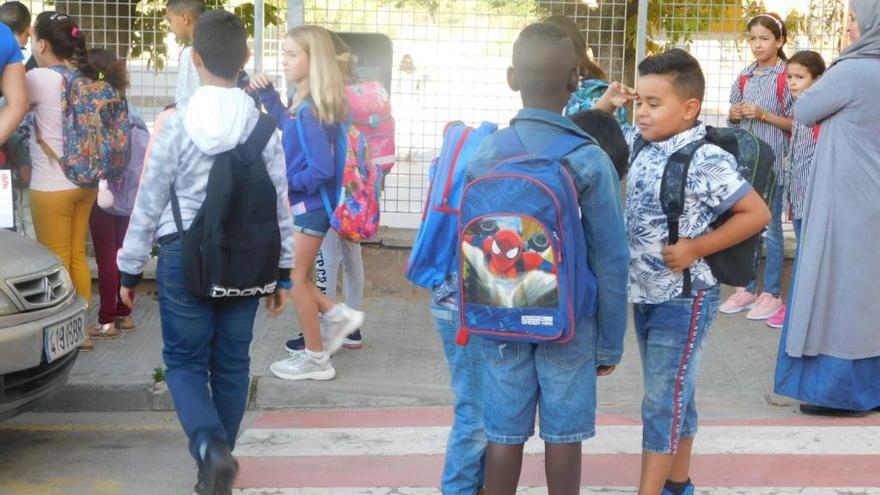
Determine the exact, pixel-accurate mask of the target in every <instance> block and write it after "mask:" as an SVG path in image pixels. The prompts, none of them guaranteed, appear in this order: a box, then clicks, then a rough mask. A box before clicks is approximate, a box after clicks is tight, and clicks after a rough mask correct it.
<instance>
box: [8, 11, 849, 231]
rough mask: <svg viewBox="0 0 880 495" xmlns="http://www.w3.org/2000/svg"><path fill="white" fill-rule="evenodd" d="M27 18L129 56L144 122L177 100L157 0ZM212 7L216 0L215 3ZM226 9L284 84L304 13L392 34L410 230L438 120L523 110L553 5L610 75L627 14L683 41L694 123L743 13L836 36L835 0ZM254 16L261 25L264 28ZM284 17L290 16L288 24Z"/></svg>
mask: <svg viewBox="0 0 880 495" xmlns="http://www.w3.org/2000/svg"><path fill="white" fill-rule="evenodd" d="M24 3H25V4H26V5H28V6H29V7H30V8H31V11H32V13H33V14H34V16H36V14H38V13H39V12H41V11H43V10H44V9H55V10H59V11H64V12H67V13H69V14H71V15H73V16H74V17H76V18H77V19H78V21H79V22H80V24H81V26H82V28H83V29H84V30H85V31H87V32H88V33H89V36H90V44H91V46H103V47H105V48H109V49H111V50H113V51H115V52H116V53H117V54H118V55H119V56H122V57H127V59H128V68H129V72H130V76H131V83H132V85H131V88H130V90H129V93H128V98H129V100H130V102H131V104H132V105H133V106H134V107H136V108H138V109H139V110H140V111H141V113H142V114H143V115H144V117H145V119H146V120H147V121H148V122H151V121H152V120H154V119H155V116H156V115H157V114H158V113H159V112H160V111H161V110H162V109H163V108H164V107H165V106H166V105H167V104H168V103H170V102H171V101H172V100H173V95H174V87H175V82H176V78H177V65H178V56H179V53H180V50H181V49H182V47H181V45H180V44H178V43H177V41H176V40H175V39H174V36H173V35H171V34H170V32H169V30H168V26H167V23H166V22H165V21H164V14H165V8H164V4H165V2H164V0H118V1H87V0H55V1H49V0H43V1H39V0H25V2H24ZM209 3H219V0H213V2H209ZM223 3H224V5H225V6H226V8H229V9H230V10H235V11H236V12H238V13H241V14H243V15H244V17H246V18H249V19H250V20H249V21H248V26H249V29H251V30H252V32H253V34H254V37H255V40H256V41H254V42H253V48H254V52H255V54H256V56H255V57H254V58H252V59H251V61H250V62H249V64H248V67H247V69H248V71H249V72H251V73H253V72H254V71H255V70H261V71H263V72H266V73H268V74H269V75H270V76H271V77H273V78H274V79H275V81H277V86H278V87H279V89H281V90H282V91H286V83H285V82H284V81H283V77H281V65H280V64H281V60H280V54H281V42H282V41H283V39H284V35H285V33H286V31H287V25H295V24H298V23H301V22H306V23H314V24H320V25H323V26H325V27H327V28H329V29H331V30H335V31H340V32H367V33H382V34H385V35H387V36H388V37H390V38H391V40H392V43H393V59H392V60H393V67H392V81H391V98H392V103H393V106H394V114H395V117H396V119H397V144H398V160H397V165H396V167H395V169H394V170H393V171H392V172H391V174H390V175H389V176H388V177H387V178H386V182H385V191H384V194H383V204H382V211H383V223H385V224H386V225H391V226H397V227H417V226H418V223H419V221H420V212H421V209H422V206H423V204H424V200H425V195H426V191H427V172H428V169H429V167H430V163H431V160H432V159H433V157H434V156H435V155H436V154H437V153H438V150H439V147H440V142H441V138H442V136H441V133H442V129H443V127H444V125H445V124H446V123H447V122H449V121H453V120H462V121H464V122H466V123H469V124H476V123H479V122H480V121H482V120H491V121H495V122H500V123H502V124H503V123H506V122H507V121H508V120H509V119H510V118H511V117H512V116H513V115H514V113H515V112H516V111H517V109H518V108H519V107H520V106H521V105H520V102H519V96H518V94H516V93H514V92H512V91H511V90H510V89H509V88H508V87H507V83H506V68H507V67H508V65H509V64H510V56H511V49H512V44H513V41H514V39H515V38H516V36H517V34H518V33H519V31H520V30H521V29H522V28H523V27H524V26H526V25H527V24H529V23H531V22H534V21H537V20H539V19H541V18H544V17H547V16H549V15H556V14H564V15H567V16H569V17H570V18H572V19H573V20H574V21H575V22H576V23H577V24H578V25H579V26H580V27H581V29H582V30H583V32H584V34H585V37H586V39H587V42H588V45H589V46H590V48H591V50H592V53H593V56H594V58H595V59H596V60H597V61H598V62H599V63H600V64H601V65H602V66H603V68H605V69H606V71H607V72H608V74H609V77H610V78H611V79H612V80H631V78H632V71H633V66H634V63H635V55H634V54H635V53H636V50H637V49H638V48H640V47H639V40H638V39H637V35H636V24H637V23H636V19H637V16H638V14H639V13H640V9H646V10H645V12H646V13H647V26H648V29H647V31H646V33H647V35H648V36H647V37H646V39H645V40H644V41H643V43H644V45H643V48H644V49H645V50H646V52H647V53H651V52H652V51H657V50H660V49H663V48H665V47H669V46H681V47H684V48H687V49H688V50H690V51H691V52H692V53H693V54H694V55H695V56H696V57H697V58H698V59H699V60H700V61H701V63H702V65H703V69H704V71H705V73H706V78H707V96H706V101H705V105H704V109H705V110H704V119H705V120H706V121H707V123H710V124H715V125H719V124H721V125H723V123H724V116H725V115H726V114H727V111H728V95H729V91H730V86H731V84H732V83H733V81H734V79H735V78H736V76H737V74H738V73H739V71H740V70H741V69H742V68H744V67H745V66H747V65H748V64H749V63H750V62H751V60H752V57H751V54H750V52H749V48H748V45H747V43H746V42H745V36H744V34H745V33H744V28H745V23H746V20H747V19H748V18H749V16H750V15H752V14H753V13H757V12H760V11H764V10H775V11H778V12H780V13H781V14H782V15H783V17H787V24H788V25H789V26H790V28H791V31H792V36H791V39H790V41H789V45H788V46H787V47H786V49H787V51H788V53H794V51H796V50H798V49H806V48H810V49H815V50H817V51H820V52H821V53H822V54H823V56H825V57H826V60H828V61H830V60H831V59H832V58H833V57H834V56H835V55H836V54H837V53H838V51H839V46H840V41H841V37H842V35H843V32H844V17H845V13H846V9H847V3H846V1H845V0H791V1H783V0H776V1H773V0H768V1H767V2H753V1H748V2H744V1H742V0H687V1H685V0H674V1H662V2H661V1H653V0H652V1H647V0H640V1H639V0H607V1H606V0H509V1H498V0H322V1H318V0H251V1H243V0H242V1H239V0H232V1H227V2H223ZM255 14H256V17H258V18H263V19H264V20H266V21H268V22H267V23H266V25H265V27H264V28H263V27H261V26H263V24H262V23H260V22H254V21H253V19H254V18H255ZM285 21H286V22H285Z"/></svg>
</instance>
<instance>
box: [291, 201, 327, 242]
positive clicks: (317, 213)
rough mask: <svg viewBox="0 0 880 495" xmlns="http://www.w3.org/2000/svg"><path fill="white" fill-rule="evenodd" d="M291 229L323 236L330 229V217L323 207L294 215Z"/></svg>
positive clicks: (314, 235) (313, 235)
mask: <svg viewBox="0 0 880 495" xmlns="http://www.w3.org/2000/svg"><path fill="white" fill-rule="evenodd" d="M293 230H294V231H295V232H300V233H303V234H306V235H310V236H312V237H324V236H326V235H327V231H328V230H330V217H329V216H328V215H327V211H326V210H324V209H323V208H320V209H317V210H312V211H308V212H306V213H303V214H301V215H294V217H293Z"/></svg>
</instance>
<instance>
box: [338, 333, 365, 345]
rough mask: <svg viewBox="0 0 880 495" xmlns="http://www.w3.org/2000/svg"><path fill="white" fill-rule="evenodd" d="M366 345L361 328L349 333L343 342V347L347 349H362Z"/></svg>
mask: <svg viewBox="0 0 880 495" xmlns="http://www.w3.org/2000/svg"><path fill="white" fill-rule="evenodd" d="M363 346H364V340H363V338H362V337H361V330H360V329H357V330H355V331H354V333H353V334H351V335H349V336H348V337H346V338H345V340H344V341H343V342H342V347H344V348H346V349H360V348H361V347H363Z"/></svg>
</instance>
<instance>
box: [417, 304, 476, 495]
mask: <svg viewBox="0 0 880 495" xmlns="http://www.w3.org/2000/svg"><path fill="white" fill-rule="evenodd" d="M431 314H432V315H433V316H434V322H435V323H436V325H437V332H438V333H439V334H440V340H442V341H443V352H444V353H445V354H446V362H447V363H448V364H449V375H450V385H451V388H452V391H453V392H454V393H455V403H454V406H453V409H454V412H455V421H454V423H453V425H452V430H451V431H450V432H449V440H448V441H447V442H446V465H445V466H444V468H443V478H442V480H441V482H440V490H441V491H442V493H443V495H459V494H460V495H474V494H476V493H477V491H478V490H479V489H480V487H481V486H483V480H484V473H485V459H484V454H485V452H486V433H485V431H484V429H483V390H482V381H483V370H482V368H483V361H482V359H481V358H480V345H479V342H477V341H474V342H470V343H469V344H468V345H467V346H464V347H462V346H460V345H458V344H456V343H455V336H456V334H457V333H458V328H459V326H460V318H459V313H458V310H457V309H455V308H453V307H450V306H446V305H442V304H432V305H431Z"/></svg>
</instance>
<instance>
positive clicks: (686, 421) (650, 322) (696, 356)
mask: <svg viewBox="0 0 880 495" xmlns="http://www.w3.org/2000/svg"><path fill="white" fill-rule="evenodd" d="M720 292H721V291H720V290H719V287H718V286H715V287H712V288H711V289H706V290H700V291H697V293H696V296H691V297H677V298H675V299H672V300H670V301H666V302H664V303H660V304H634V305H633V314H634V316H635V326H636V338H637V340H638V342H639V353H640V354H641V356H642V373H643V375H644V380H645V397H644V399H643V400H642V424H643V427H642V448H643V449H644V450H647V451H650V452H657V453H660V454H674V453H676V452H678V446H679V443H680V442H681V439H682V438H693V437H694V436H696V434H697V403H696V400H695V397H696V385H697V371H698V370H699V368H700V358H701V357H702V354H703V341H704V340H705V338H706V332H708V331H709V326H711V325H712V322H713V321H714V320H715V316H716V315H717V313H718V305H719V298H720Z"/></svg>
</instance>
